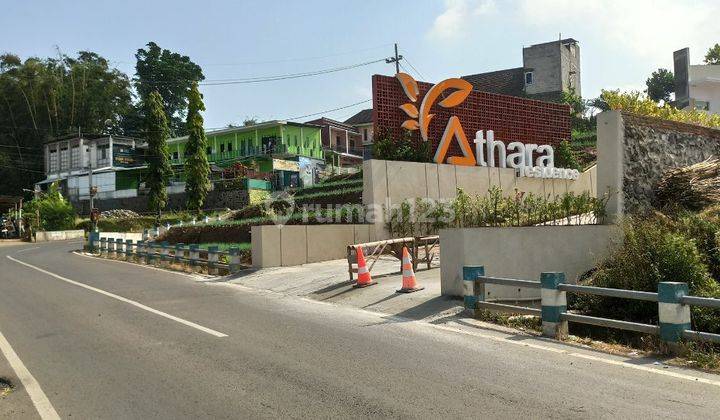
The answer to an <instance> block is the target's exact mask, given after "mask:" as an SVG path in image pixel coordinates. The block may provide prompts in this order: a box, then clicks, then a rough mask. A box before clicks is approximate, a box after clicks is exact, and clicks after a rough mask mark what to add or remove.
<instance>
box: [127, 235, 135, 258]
mask: <svg viewBox="0 0 720 420" xmlns="http://www.w3.org/2000/svg"><path fill="white" fill-rule="evenodd" d="M133 255H135V253H134V252H133V241H132V239H125V261H130V262H132V260H133Z"/></svg>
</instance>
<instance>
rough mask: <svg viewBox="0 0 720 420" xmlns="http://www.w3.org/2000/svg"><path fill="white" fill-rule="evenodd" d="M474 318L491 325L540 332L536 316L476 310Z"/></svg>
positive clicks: (540, 326) (540, 328) (539, 321)
mask: <svg viewBox="0 0 720 420" xmlns="http://www.w3.org/2000/svg"><path fill="white" fill-rule="evenodd" d="M475 318H477V319H479V320H481V321H486V322H492V323H493V324H498V325H503V326H506V327H512V328H517V329H519V330H522V331H534V332H542V321H541V320H540V317H538V316H531V315H515V314H504V313H500V312H493V311H488V310H485V309H478V310H476V311H475Z"/></svg>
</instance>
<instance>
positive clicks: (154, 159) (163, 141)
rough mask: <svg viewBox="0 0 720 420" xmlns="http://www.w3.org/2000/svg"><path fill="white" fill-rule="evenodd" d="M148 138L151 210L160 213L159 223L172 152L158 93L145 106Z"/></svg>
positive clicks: (170, 168)
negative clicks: (169, 147)
mask: <svg viewBox="0 0 720 420" xmlns="http://www.w3.org/2000/svg"><path fill="white" fill-rule="evenodd" d="M144 114H145V138H146V139H147V142H148V151H147V156H146V157H145V159H146V162H147V174H146V175H145V185H146V186H147V187H148V188H149V189H150V193H149V197H148V210H150V211H153V212H157V218H158V223H159V222H160V216H161V212H162V210H163V209H164V208H165V206H166V205H167V199H168V196H167V188H166V187H167V184H168V182H169V181H170V177H171V176H172V167H171V166H170V151H169V150H168V145H167V139H168V138H169V137H170V129H169V128H168V122H167V117H166V116H165V110H164V109H163V102H162V98H161V97H160V94H159V93H158V92H152V93H150V94H149V95H148V97H147V99H146V100H145V103H144Z"/></svg>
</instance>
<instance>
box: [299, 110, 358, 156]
mask: <svg viewBox="0 0 720 420" xmlns="http://www.w3.org/2000/svg"><path fill="white" fill-rule="evenodd" d="M306 124H311V125H316V126H318V127H320V133H321V139H322V147H323V150H324V151H325V156H326V158H328V159H329V162H330V163H331V164H332V165H333V166H338V167H345V166H352V165H360V164H362V156H363V142H362V135H361V134H360V131H359V130H358V129H357V128H356V127H353V126H352V125H349V124H345V123H342V122H340V121H335V120H333V119H331V118H325V117H323V118H318V119H316V120H312V121H308V122H306Z"/></svg>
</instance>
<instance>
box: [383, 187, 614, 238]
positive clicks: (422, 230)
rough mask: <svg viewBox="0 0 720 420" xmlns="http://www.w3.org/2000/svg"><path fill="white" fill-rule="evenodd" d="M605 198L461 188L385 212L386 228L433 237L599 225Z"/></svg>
mask: <svg viewBox="0 0 720 420" xmlns="http://www.w3.org/2000/svg"><path fill="white" fill-rule="evenodd" d="M606 203H607V196H604V197H601V198H595V197H591V196H590V194H589V193H587V192H585V193H583V194H579V195H578V194H574V193H565V194H563V195H560V196H557V197H555V198H554V199H550V197H547V198H546V197H542V196H537V195H534V194H525V193H521V192H517V191H516V193H515V194H514V196H504V195H503V193H502V190H501V189H500V188H498V187H491V188H490V189H489V190H488V194H487V195H484V196H480V195H476V196H474V197H473V196H470V195H469V194H467V193H465V191H463V190H462V189H461V188H458V191H457V195H456V197H455V198H454V199H453V200H450V201H443V200H431V199H421V198H417V199H415V200H414V201H404V202H402V203H400V205H399V206H397V207H393V208H390V209H385V211H386V220H387V228H388V230H389V231H390V233H391V234H392V235H393V236H394V237H406V236H417V235H430V234H436V233H437V232H438V231H439V230H440V229H444V228H449V227H457V228H468V227H485V226H493V227H503V226H533V225H538V224H543V223H550V224H577V223H578V222H579V221H580V220H579V218H577V217H574V216H576V215H585V216H583V217H582V222H583V223H588V222H593V223H595V222H601V221H602V220H603V218H604V217H605V204H606Z"/></svg>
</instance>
